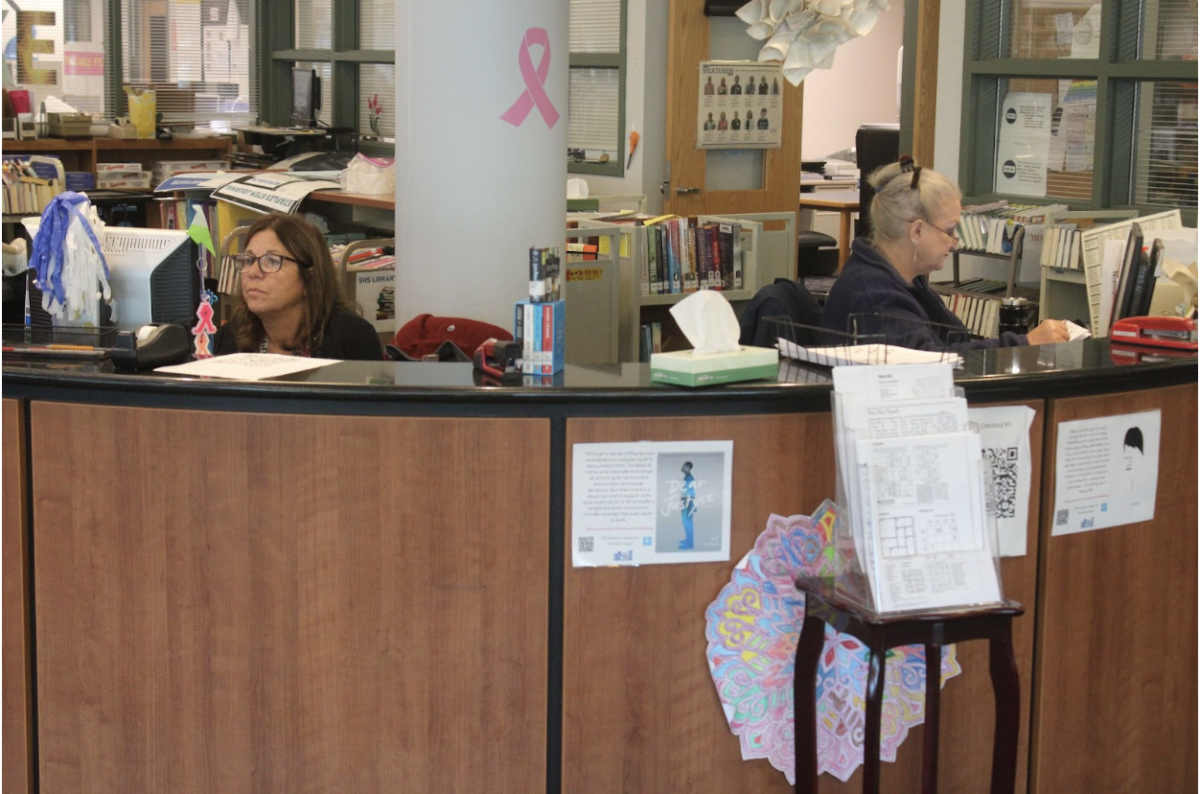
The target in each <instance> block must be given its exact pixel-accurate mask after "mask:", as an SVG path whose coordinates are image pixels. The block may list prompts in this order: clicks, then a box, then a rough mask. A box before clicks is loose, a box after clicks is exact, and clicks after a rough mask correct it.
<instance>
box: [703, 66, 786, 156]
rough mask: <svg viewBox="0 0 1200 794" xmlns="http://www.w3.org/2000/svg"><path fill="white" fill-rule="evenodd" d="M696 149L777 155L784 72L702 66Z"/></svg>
mask: <svg viewBox="0 0 1200 794" xmlns="http://www.w3.org/2000/svg"><path fill="white" fill-rule="evenodd" d="M696 111H697V112H696V148H698V149H778V148H780V146H782V143H783V71H782V67H781V65H780V64H778V63H774V64H772V63H759V62H757V61H703V62H701V63H700V88H699V98H698V100H697V103H696Z"/></svg>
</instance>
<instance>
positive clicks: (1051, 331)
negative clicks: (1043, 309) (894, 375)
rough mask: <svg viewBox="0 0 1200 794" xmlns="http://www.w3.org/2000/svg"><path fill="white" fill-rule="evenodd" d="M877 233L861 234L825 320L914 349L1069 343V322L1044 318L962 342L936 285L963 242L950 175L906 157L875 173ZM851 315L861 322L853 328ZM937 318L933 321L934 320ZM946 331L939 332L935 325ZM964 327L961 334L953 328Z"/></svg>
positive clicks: (835, 286)
mask: <svg viewBox="0 0 1200 794" xmlns="http://www.w3.org/2000/svg"><path fill="white" fill-rule="evenodd" d="M869 181H870V183H871V186H872V187H874V188H875V197H874V198H873V199H872V200H871V210H870V211H871V230H872V236H871V238H870V239H866V238H861V237H860V238H858V239H857V240H855V241H854V243H853V244H852V245H851V253H850V257H849V258H848V259H847V260H846V264H845V266H844V267H843V269H842V273H841V275H839V276H838V278H837V280H836V281H835V282H834V284H833V287H832V289H830V291H829V297H828V299H827V300H826V301H825V308H824V311H823V313H822V315H821V325H822V326H823V327H824V328H828V329H830V330H833V331H845V332H849V331H851V330H853V331H856V332H857V333H859V334H862V333H868V334H880V333H882V334H884V335H885V336H886V337H887V338H886V339H885V341H886V342H888V343H889V344H895V345H900V346H903V347H910V348H926V349H943V348H946V347H951V348H954V349H958V350H962V349H970V348H978V347H1011V346H1015V345H1025V344H1030V345H1043V344H1049V343H1052V342H1065V341H1067V339H1068V337H1069V334H1068V331H1067V326H1066V323H1064V322H1062V321H1060V320H1045V321H1043V322H1042V323H1041V324H1040V325H1039V326H1038V327H1037V328H1034V329H1033V330H1032V331H1030V332H1029V333H1028V334H1027V335H1026V334H1014V333H1010V332H1005V333H1003V334H1001V336H1000V338H999V339H981V340H975V341H970V342H962V343H955V342H954V341H953V340H948V339H945V338H942V337H943V336H953V337H954V338H956V339H965V338H966V337H967V334H966V329H965V327H964V326H963V324H962V322H961V321H960V320H959V319H958V317H956V316H955V315H954V313H953V312H951V311H950V309H948V308H947V307H946V305H945V304H944V303H943V302H942V299H941V297H940V296H939V295H938V294H937V293H936V292H934V291H933V290H932V289H931V288H930V286H929V274H930V273H933V272H934V271H937V270H941V269H942V267H943V266H944V265H945V263H946V257H947V256H949V255H950V252H951V251H953V250H954V249H955V247H956V246H957V245H958V237H957V236H956V234H955V229H956V228H957V227H958V223H959V221H960V220H961V219H962V202H961V199H962V193H961V191H959V189H958V186H957V185H955V184H954V183H953V182H951V181H950V180H949V179H947V178H946V177H945V176H943V175H941V174H939V173H937V172H936V171H933V170H930V169H928V168H921V167H920V166H918V165H915V164H914V163H913V160H912V158H911V157H908V156H907V155H905V156H904V157H901V158H900V161H899V162H897V163H892V164H890V165H885V166H883V167H881V168H879V169H877V170H876V171H875V172H874V173H872V174H871V176H870V180H869ZM851 315H855V318H854V319H855V328H853V329H851V328H850V324H851ZM929 324H932V325H929ZM939 328H941V329H946V330H944V331H943V333H939V332H938V330H935V329H939ZM958 329H961V331H962V333H961V335H959V334H957V333H950V332H951V331H956V330H958Z"/></svg>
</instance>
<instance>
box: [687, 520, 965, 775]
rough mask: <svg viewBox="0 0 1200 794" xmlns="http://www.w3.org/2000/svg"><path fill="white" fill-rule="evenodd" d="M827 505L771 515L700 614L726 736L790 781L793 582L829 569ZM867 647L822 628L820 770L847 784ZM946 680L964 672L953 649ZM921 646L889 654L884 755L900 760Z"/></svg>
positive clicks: (915, 701)
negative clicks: (804, 511)
mask: <svg viewBox="0 0 1200 794" xmlns="http://www.w3.org/2000/svg"><path fill="white" fill-rule="evenodd" d="M834 517H835V516H834V512H833V507H832V504H831V503H830V502H828V501H827V502H825V503H824V504H822V505H821V507H820V508H819V509H818V510H817V512H816V513H815V514H814V516H813V517H812V518H809V517H808V516H792V517H790V518H784V517H782V516H778V515H772V516H770V518H769V519H768V520H767V527H766V529H765V530H764V531H763V533H762V534H761V535H759V537H758V540H757V541H756V542H755V544H754V549H753V551H751V552H750V553H749V554H748V555H747V556H746V558H745V560H743V561H742V563H740V564H739V565H738V567H736V568H734V570H733V575H732V577H731V581H730V583H729V584H727V585H725V587H724V588H723V589H722V590H721V593H720V594H719V595H718V596H717V598H716V600H715V601H713V603H712V604H711V605H709V607H708V609H707V610H706V611H705V619H706V627H705V635H706V637H707V639H708V651H707V656H708V664H709V670H710V671H711V673H712V677H713V683H714V684H715V685H716V687H717V695H718V697H719V698H720V700H721V706H722V708H723V709H724V710H725V716H726V719H727V720H728V721H729V727H730V730H732V731H733V733H734V735H736V736H737V737H738V740H739V742H740V743H741V748H742V757H743V758H745V759H747V760H749V759H751V758H766V759H767V760H768V761H770V762H771V765H772V766H774V767H775V768H776V769H778V770H780V771H782V772H783V773H784V774H785V775H786V776H787V780H788V783H790V784H792V785H795V782H796V758H795V716H794V714H795V704H794V702H793V697H792V696H793V689H792V680H793V677H794V673H795V665H796V644H797V642H798V640H799V637H800V627H801V626H802V625H803V623H804V599H803V596H801V595H800V594H799V593H798V592H797V591H796V588H795V585H794V582H795V579H796V578H797V577H798V576H801V575H805V576H825V575H830V574H832V573H833V566H834V548H833V544H832V537H833V521H834ZM866 659H867V651H866V647H865V646H864V645H863V644H862V643H861V642H859V640H857V639H856V638H854V637H852V636H850V635H848V634H839V633H838V632H836V631H834V630H833V629H832V628H830V627H828V626H826V628H825V651H824V653H822V655H821V661H820V664H819V666H818V668H817V672H818V675H819V679H820V682H819V684H818V687H817V719H818V721H819V723H820V724H819V726H818V729H817V741H818V745H817V758H818V764H819V766H820V768H819V770H818V771H819V772H828V773H829V774H831V775H833V776H834V777H836V778H838V779H839V780H842V781H846V780H849V779H850V776H851V775H852V774H854V770H855V769H857V768H858V767H859V765H861V764H862V759H863V746H862V742H863V732H864V729H865V724H866V702H865V700H864V698H865V693H866V679H867V660H866ZM941 669H942V681H941V683H942V684H943V685H944V684H945V682H946V681H947V680H948V679H950V678H952V677H954V676H956V675H958V674H959V673H960V672H962V669H961V667H960V666H959V665H958V662H957V660H956V654H955V648H954V646H952V645H951V646H947V647H946V648H945V649H944V652H943V655H942V666H941ZM924 715H925V653H924V647H923V646H906V647H903V648H894V649H892V650H891V651H889V652H888V654H887V660H886V666H885V670H884V699H883V719H882V735H881V738H880V757H881V758H883V759H884V760H885V761H895V760H896V750H897V748H899V747H900V745H901V744H902V743H903V742H904V739H905V737H907V736H908V731H909V729H910V728H912V727H913V726H915V725H920V724H921V723H922V722H923V721H924Z"/></svg>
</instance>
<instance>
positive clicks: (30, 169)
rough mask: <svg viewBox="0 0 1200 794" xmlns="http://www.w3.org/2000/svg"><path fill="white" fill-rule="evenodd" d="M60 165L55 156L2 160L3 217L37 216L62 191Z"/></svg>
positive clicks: (7, 158)
mask: <svg viewBox="0 0 1200 794" xmlns="http://www.w3.org/2000/svg"><path fill="white" fill-rule="evenodd" d="M63 181H64V178H63V168H62V163H61V162H59V160H58V159H57V158H55V157H42V156H39V155H33V156H32V157H11V156H10V157H5V158H4V214H5V215H40V214H41V213H42V211H43V210H45V209H46V206H47V205H49V203H50V202H51V201H52V200H53V199H54V197H55V196H57V195H58V194H59V193H61V192H62V190H63Z"/></svg>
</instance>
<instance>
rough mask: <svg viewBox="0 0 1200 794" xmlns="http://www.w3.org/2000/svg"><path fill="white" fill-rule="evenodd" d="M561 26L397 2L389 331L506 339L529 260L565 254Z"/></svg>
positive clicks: (504, 11) (492, 6)
mask: <svg viewBox="0 0 1200 794" xmlns="http://www.w3.org/2000/svg"><path fill="white" fill-rule="evenodd" d="M567 16H568V4H567V3H565V2H562V0H460V2H457V3H439V2H429V0H397V3H396V324H397V327H399V326H400V325H403V324H404V323H405V322H407V321H408V320H410V319H411V318H412V317H413V316H415V315H417V314H421V313H423V312H429V313H432V314H435V315H444V316H456V317H469V318H471V319H476V320H484V321H486V322H490V323H494V324H496V325H499V326H501V327H503V328H507V329H509V330H511V329H512V317H513V302H514V301H516V300H520V299H521V298H523V297H525V296H526V295H527V294H528V285H529V271H528V261H529V248H530V247H531V246H550V245H557V246H561V245H563V242H564V235H563V231H564V229H565V215H564V213H565V211H566V179H567V160H566V149H567ZM539 39H541V40H543V41H546V42H547V44H546V45H542V44H537V43H533V42H536V41H538V40H539ZM542 75H544V77H542ZM523 96H524V97H527V98H526V99H522V97H523ZM526 108H528V113H525V112H524V111H525V110H526ZM510 109H511V112H510ZM506 114H507V115H506ZM506 119H507V120H506ZM468 352H470V351H468Z"/></svg>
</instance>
